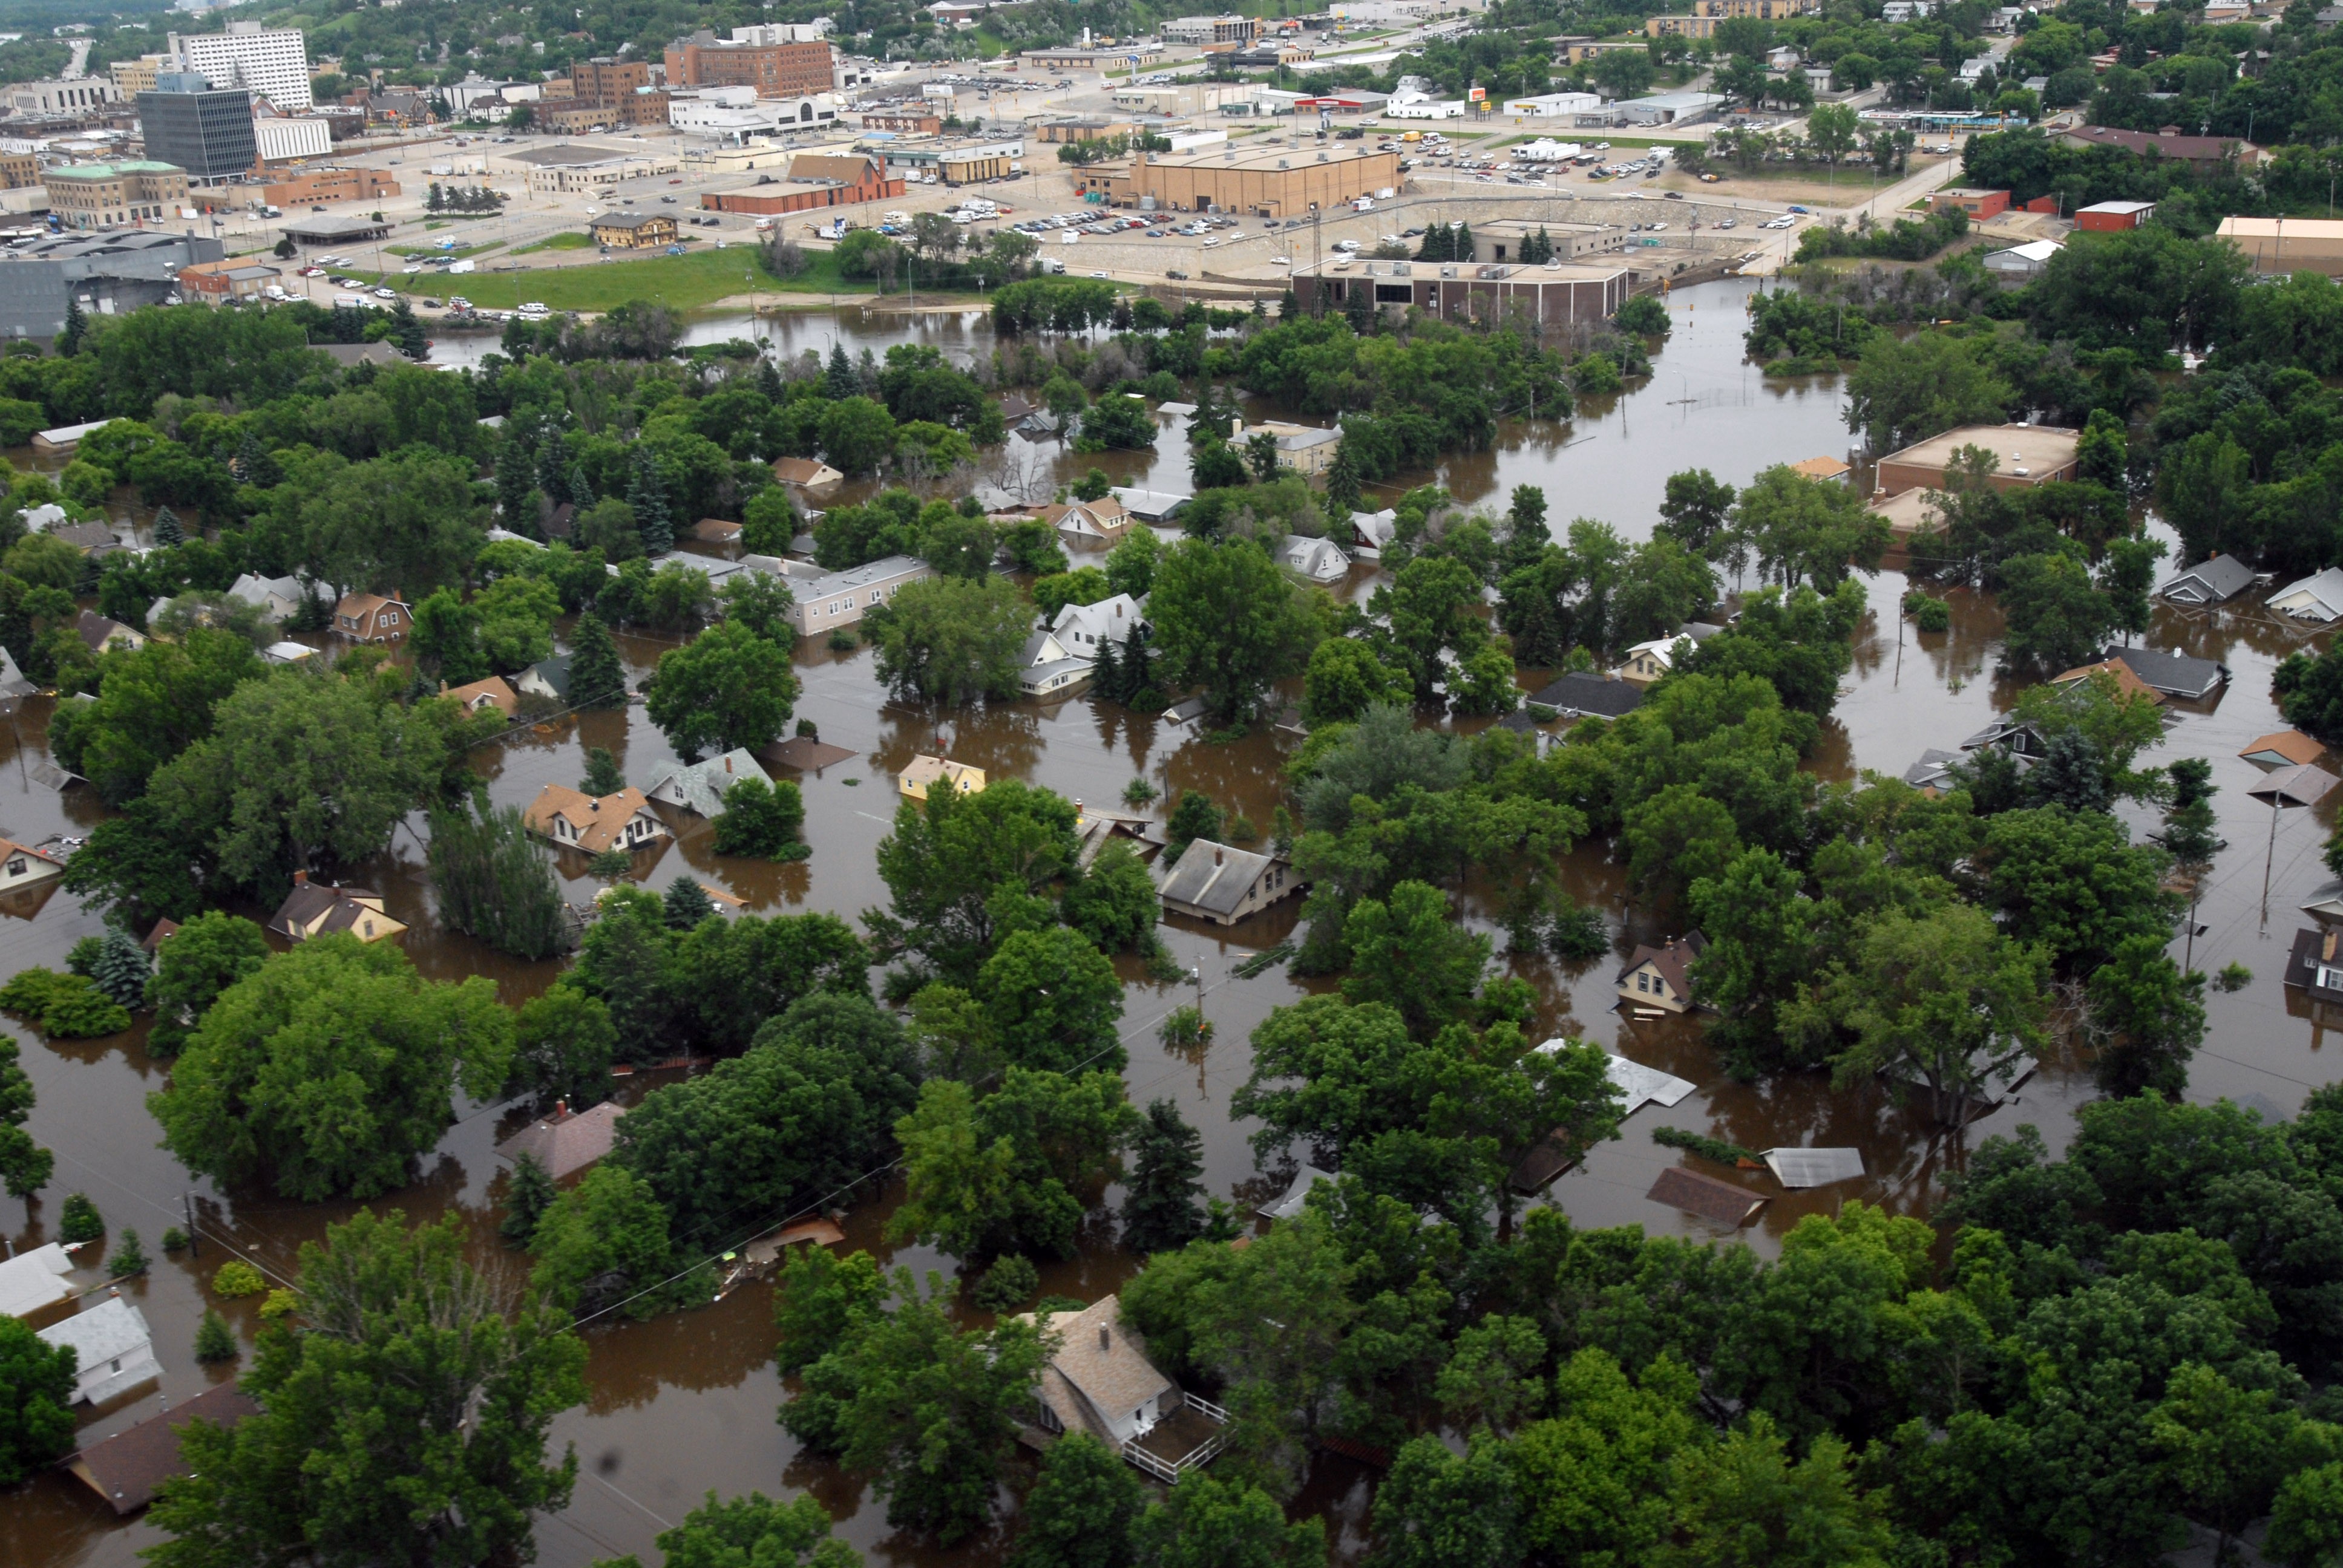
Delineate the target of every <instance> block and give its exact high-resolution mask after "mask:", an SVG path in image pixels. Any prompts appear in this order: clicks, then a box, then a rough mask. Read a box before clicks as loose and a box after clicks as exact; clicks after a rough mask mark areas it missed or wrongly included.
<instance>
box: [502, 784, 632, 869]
mask: <svg viewBox="0 0 2343 1568" xmlns="http://www.w3.org/2000/svg"><path fill="white" fill-rule="evenodd" d="M649 809H650V801H649V800H648V799H645V798H644V795H643V792H642V791H641V790H639V789H632V788H628V789H621V790H619V791H618V793H617V794H615V795H604V796H600V797H596V796H592V795H588V794H587V793H586V791H584V790H583V789H571V788H570V787H569V786H568V785H567V784H548V785H547V786H546V787H545V788H544V789H539V790H538V792H537V799H534V800H532V801H530V802H529V803H528V813H527V820H528V825H529V826H530V827H531V828H534V829H537V831H538V832H540V833H543V834H545V835H546V836H547V837H548V838H551V837H552V836H553V819H555V818H556V817H559V818H562V819H565V820H567V821H568V824H569V827H570V829H571V831H573V832H574V833H576V834H577V835H578V836H577V838H576V839H575V840H573V841H574V842H575V843H576V844H577V846H578V848H579V849H583V850H585V851H586V852H587V853H588V854H589V855H598V854H600V853H601V852H602V851H603V850H605V849H609V848H610V847H611V846H612V845H613V844H615V843H617V842H618V835H619V833H620V832H622V831H623V830H624V829H625V828H626V826H627V824H628V823H629V822H631V821H633V820H634V819H635V817H636V815H637V814H638V813H639V812H647V811H649Z"/></svg>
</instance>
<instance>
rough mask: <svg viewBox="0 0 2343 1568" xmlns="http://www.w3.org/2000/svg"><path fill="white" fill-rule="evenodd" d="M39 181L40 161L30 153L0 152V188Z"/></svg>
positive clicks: (4, 188) (19, 186) (12, 187)
mask: <svg viewBox="0 0 2343 1568" xmlns="http://www.w3.org/2000/svg"><path fill="white" fill-rule="evenodd" d="M40 183H41V163H40V160H39V159H38V158H35V156H33V155H32V154H30V153H0V190H16V189H19V188H21V187H23V186H36V185H39V184H40Z"/></svg>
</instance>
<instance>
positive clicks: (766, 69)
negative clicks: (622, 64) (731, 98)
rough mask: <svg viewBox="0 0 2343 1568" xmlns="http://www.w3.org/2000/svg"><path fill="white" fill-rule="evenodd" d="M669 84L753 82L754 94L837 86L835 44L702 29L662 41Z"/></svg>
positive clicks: (795, 93) (794, 94)
mask: <svg viewBox="0 0 2343 1568" xmlns="http://www.w3.org/2000/svg"><path fill="white" fill-rule="evenodd" d="M667 84H668V85H669V87H743V86H745V87H754V88H756V89H757V95H758V96H759V97H760V98H801V97H804V96H806V95H809V94H812V93H832V92H836V91H837V90H838V88H839V86H840V82H839V79H838V49H837V47H836V45H832V44H830V43H828V42H827V41H815V42H811V43H802V44H779V43H776V44H739V43H729V44H728V43H723V42H719V40H718V38H717V36H716V35H715V34H713V33H711V32H709V31H708V30H707V29H705V28H702V29H701V30H700V31H699V32H697V33H694V34H692V35H690V36H689V37H685V38H678V39H677V40H676V41H675V42H674V43H672V44H669V45H668V46H667Z"/></svg>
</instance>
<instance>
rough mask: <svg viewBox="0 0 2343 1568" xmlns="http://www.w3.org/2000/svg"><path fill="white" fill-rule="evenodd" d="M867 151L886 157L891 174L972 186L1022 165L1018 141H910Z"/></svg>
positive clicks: (1018, 168)
mask: <svg viewBox="0 0 2343 1568" xmlns="http://www.w3.org/2000/svg"><path fill="white" fill-rule="evenodd" d="M868 150H869V151H870V152H873V153H876V154H878V155H879V156H881V157H883V158H885V159H886V160H887V173H888V174H889V175H890V176H892V177H894V178H896V179H900V180H916V181H920V182H921V183H927V182H929V181H930V179H940V180H941V181H942V182H943V183H944V184H946V185H948V186H964V185H974V184H977V183H979V182H980V181H983V180H997V179H1000V178H1001V177H1002V176H1005V175H1012V174H1016V173H1018V172H1020V171H1021V170H1022V169H1023V168H1024V167H1025V163H1024V158H1025V144H1024V143H1023V142H1021V141H1010V142H910V143H906V144H904V145H903V146H893V145H884V146H873V147H870V148H869V149H868Z"/></svg>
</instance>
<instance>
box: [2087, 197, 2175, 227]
mask: <svg viewBox="0 0 2343 1568" xmlns="http://www.w3.org/2000/svg"><path fill="white" fill-rule="evenodd" d="M2155 210H2156V204H2155V203H2154V202H2152V201H2103V202H2094V203H2093V204H2091V205H2090V206H2086V207H2077V208H2076V209H2075V226H2076V227H2077V228H2081V229H2088V230H2089V231H2090V232H2092V233H2093V234H2114V233H2117V232H2120V231H2122V230H2124V229H2133V228H2137V227H2138V226H2140V225H2142V224H2144V223H2146V222H2147V216H2148V214H2150V213H2152V212H2154V211H2155Z"/></svg>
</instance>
